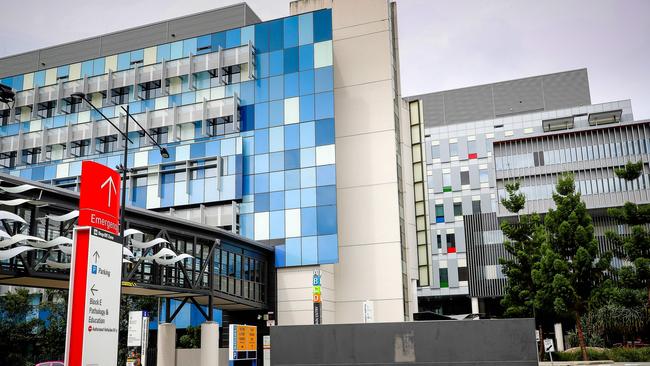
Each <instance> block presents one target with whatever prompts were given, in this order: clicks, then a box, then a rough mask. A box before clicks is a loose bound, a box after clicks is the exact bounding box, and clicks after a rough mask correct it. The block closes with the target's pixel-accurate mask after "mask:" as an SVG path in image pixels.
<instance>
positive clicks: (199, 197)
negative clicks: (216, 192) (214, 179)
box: [190, 179, 205, 203]
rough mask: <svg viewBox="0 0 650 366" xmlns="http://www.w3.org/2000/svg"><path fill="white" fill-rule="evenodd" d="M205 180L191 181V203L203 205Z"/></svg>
mask: <svg viewBox="0 0 650 366" xmlns="http://www.w3.org/2000/svg"><path fill="white" fill-rule="evenodd" d="M204 185H205V180H203V179H195V180H192V181H190V203H203V201H204V194H203V193H204V191H205V186H204Z"/></svg>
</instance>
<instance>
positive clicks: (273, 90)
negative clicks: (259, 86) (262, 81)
mask: <svg viewBox="0 0 650 366" xmlns="http://www.w3.org/2000/svg"><path fill="white" fill-rule="evenodd" d="M269 80H270V93H269V94H270V96H269V98H270V99H271V100H278V99H282V98H284V78H283V77H282V76H274V77H272V78H270V79H269Z"/></svg>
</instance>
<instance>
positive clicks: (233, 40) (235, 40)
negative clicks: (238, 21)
mask: <svg viewBox="0 0 650 366" xmlns="http://www.w3.org/2000/svg"><path fill="white" fill-rule="evenodd" d="M237 46H241V29H240V28H237V29H231V30H229V31H227V32H226V48H232V47H237Z"/></svg>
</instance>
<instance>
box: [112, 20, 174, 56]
mask: <svg viewBox="0 0 650 366" xmlns="http://www.w3.org/2000/svg"><path fill="white" fill-rule="evenodd" d="M168 39H169V38H168V37H167V23H158V24H151V25H147V26H144V27H139V28H135V29H128V30H125V31H121V32H118V33H114V34H112V35H110V36H104V37H102V40H101V41H102V54H101V56H110V55H114V54H117V53H122V52H126V51H131V50H135V49H138V48H145V47H151V46H154V45H157V44H161V43H165V42H168ZM178 39H181V38H178ZM171 41H174V39H171Z"/></svg>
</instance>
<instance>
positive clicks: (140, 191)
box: [132, 187, 147, 208]
mask: <svg viewBox="0 0 650 366" xmlns="http://www.w3.org/2000/svg"><path fill="white" fill-rule="evenodd" d="M132 203H133V206H136V207H142V208H146V207H147V187H135V189H134V190H133V201H132Z"/></svg>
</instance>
